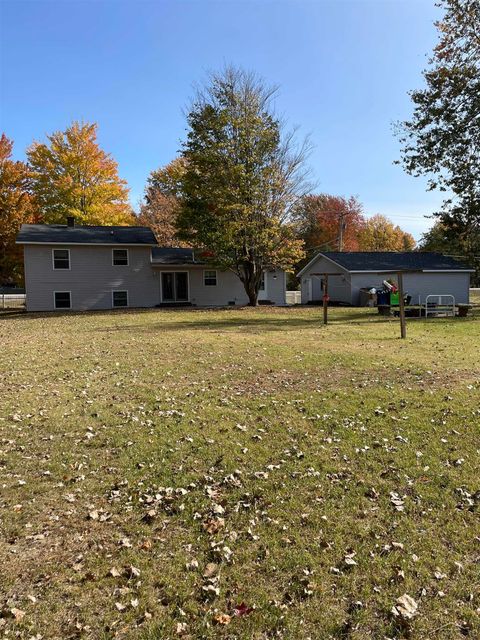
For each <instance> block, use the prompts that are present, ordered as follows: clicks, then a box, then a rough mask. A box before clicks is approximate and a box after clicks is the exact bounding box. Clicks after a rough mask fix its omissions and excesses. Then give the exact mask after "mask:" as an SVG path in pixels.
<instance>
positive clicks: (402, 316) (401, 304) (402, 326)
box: [397, 272, 407, 339]
mask: <svg viewBox="0 0 480 640" xmlns="http://www.w3.org/2000/svg"><path fill="white" fill-rule="evenodd" d="M397 278H398V305H399V309H400V335H401V337H402V338H403V339H405V338H406V337H407V323H406V322H405V303H404V299H403V273H401V272H398V273H397Z"/></svg>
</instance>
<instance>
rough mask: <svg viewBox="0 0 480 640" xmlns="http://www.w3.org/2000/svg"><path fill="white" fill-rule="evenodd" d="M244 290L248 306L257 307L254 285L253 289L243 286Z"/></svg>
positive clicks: (256, 293) (256, 294)
mask: <svg viewBox="0 0 480 640" xmlns="http://www.w3.org/2000/svg"><path fill="white" fill-rule="evenodd" d="M245 291H246V292H247V296H248V306H249V307H258V292H257V291H256V290H255V287H254V288H253V289H250V288H247V287H245Z"/></svg>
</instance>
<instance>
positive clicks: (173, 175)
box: [137, 158, 185, 247]
mask: <svg viewBox="0 0 480 640" xmlns="http://www.w3.org/2000/svg"><path fill="white" fill-rule="evenodd" d="M184 173H185V160H184V159H183V158H175V159H174V160H172V161H171V162H169V163H168V164H167V165H166V166H165V167H162V168H160V169H156V170H155V171H152V172H151V174H150V175H149V177H148V180H147V185H146V187H145V193H144V196H143V202H142V204H141V206H140V213H139V215H138V216H137V220H138V223H139V224H141V225H145V226H147V227H150V228H151V229H152V231H153V232H154V234H155V236H156V238H157V240H158V243H159V244H160V245H162V246H164V247H181V246H185V243H183V242H182V241H180V240H179V239H178V237H177V217H178V215H179V212H180V206H181V180H182V177H183V175H184Z"/></svg>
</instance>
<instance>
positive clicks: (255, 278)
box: [0, 68, 415, 304]
mask: <svg viewBox="0 0 480 640" xmlns="http://www.w3.org/2000/svg"><path fill="white" fill-rule="evenodd" d="M274 95H275V90H274V89H270V88H269V87H267V86H266V85H265V83H264V82H263V81H262V80H261V79H259V78H258V77H257V76H255V75H254V74H251V73H247V72H244V71H242V70H239V69H234V68H227V69H225V70H224V71H222V72H221V73H219V74H216V75H213V76H212V77H211V78H210V82H209V84H208V85H207V86H206V87H205V88H204V90H203V92H202V94H201V95H200V94H199V95H198V96H197V98H196V100H195V101H194V103H193V104H192V109H191V111H190V113H189V116H188V124H189V130H188V135H187V139H186V140H185V141H184V143H183V146H182V152H181V155H180V156H179V157H177V158H175V159H174V160H172V161H171V162H170V163H169V164H167V165H166V166H164V167H161V168H159V169H156V170H154V171H152V172H151V173H150V175H149V177H148V180H147V184H146V187H145V191H144V196H143V200H142V202H141V203H140V206H139V210H138V212H135V211H134V210H133V209H132V207H131V206H130V204H129V200H128V196H129V190H128V187H127V184H126V182H125V181H124V180H122V179H121V178H120V176H119V175H118V166H117V163H116V162H115V160H114V159H113V158H112V157H111V156H110V155H109V154H108V153H106V152H105V151H104V150H103V149H101V147H100V145H99V143H98V140H97V125H96V124H92V123H79V122H74V123H73V124H72V125H71V126H69V127H68V128H67V129H66V130H65V131H59V132H55V133H53V134H51V135H49V136H47V139H46V141H45V142H34V143H33V144H32V145H31V146H30V147H29V148H28V149H27V152H26V157H27V159H26V162H23V161H18V160H17V161H15V160H13V159H12V151H13V142H12V140H9V139H8V138H7V136H6V135H5V134H3V135H2V137H1V138H0V237H1V253H0V283H1V284H6V283H13V282H15V283H20V282H21V281H22V254H21V249H20V248H19V247H17V246H16V245H15V237H16V235H17V233H18V230H19V228H20V225H21V224H23V223H47V224H65V223H66V219H67V217H68V216H74V217H75V218H76V221H77V222H78V223H79V224H90V225H135V224H137V225H138V224H140V225H147V226H149V227H151V228H152V229H153V231H154V232H155V235H156V236H157V239H158V242H159V244H161V245H166V246H195V247H197V248H200V249H202V250H203V252H204V257H205V259H206V260H208V261H210V262H212V264H215V265H216V266H218V267H221V268H225V269H230V270H232V271H234V272H235V273H236V274H237V276H238V277H239V278H240V280H241V281H242V282H243V284H244V286H245V290H246V292H247V294H248V295H249V299H250V302H251V304H255V303H256V299H257V295H258V288H259V286H260V278H261V274H262V272H263V271H264V270H265V269H269V268H271V269H276V268H283V269H287V270H294V269H296V268H298V267H299V266H301V264H303V261H304V260H305V259H308V257H309V256H310V254H311V253H312V252H313V251H316V250H320V249H323V250H346V251H350V250H369V251H380V250H391V251H399V250H410V249H413V248H414V244H415V243H414V240H413V238H412V236H410V235H409V234H407V233H405V232H404V231H402V230H401V229H400V228H399V227H398V226H395V225H394V224H393V223H391V222H390V221H389V220H388V219H387V218H385V217H384V216H380V215H377V216H373V217H372V218H366V217H365V215H364V213H363V208H362V205H361V203H360V202H359V201H358V200H357V199H356V198H354V197H350V198H344V197H341V196H332V195H327V194H314V193H312V192H311V191H312V189H311V186H310V183H309V182H308V170H307V169H306V158H307V155H308V152H309V144H308V141H304V142H300V143H298V142H297V140H296V137H295V132H286V131H284V130H283V129H282V126H283V125H282V123H281V122H280V120H279V119H278V118H276V117H275V115H274V111H273V108H272V106H271V103H272V99H273V96H274Z"/></svg>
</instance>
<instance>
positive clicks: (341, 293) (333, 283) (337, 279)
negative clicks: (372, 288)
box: [300, 256, 352, 304]
mask: <svg viewBox="0 0 480 640" xmlns="http://www.w3.org/2000/svg"><path fill="white" fill-rule="evenodd" d="M339 272H342V273H343V275H341V276H330V277H329V278H328V295H329V297H330V300H331V302H343V303H345V304H351V301H352V297H351V289H350V276H349V273H348V271H346V270H345V269H343V268H342V267H340V266H339V265H337V264H335V263H333V262H332V261H331V260H327V259H326V258H322V257H320V256H319V258H318V259H317V260H315V262H314V263H313V264H311V265H310V267H309V268H308V269H307V270H306V271H305V273H303V274H302V276H301V282H300V287H301V294H302V304H308V303H309V302H311V301H316V302H319V301H320V300H322V297H323V292H322V286H321V282H322V277H321V276H316V275H312V274H313V273H339ZM309 281H310V284H309ZM310 288H311V297H310Z"/></svg>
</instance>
